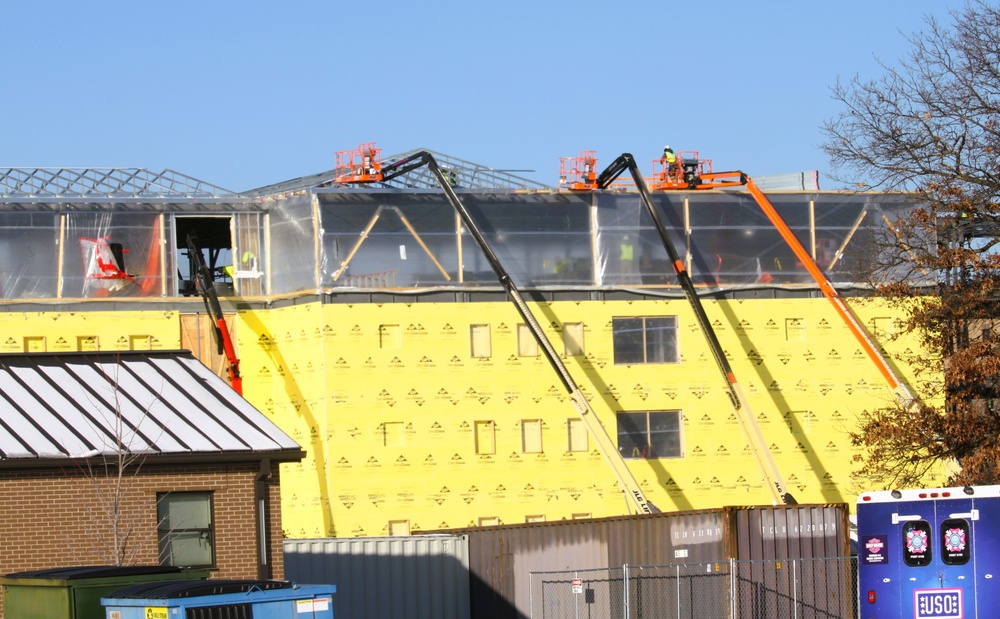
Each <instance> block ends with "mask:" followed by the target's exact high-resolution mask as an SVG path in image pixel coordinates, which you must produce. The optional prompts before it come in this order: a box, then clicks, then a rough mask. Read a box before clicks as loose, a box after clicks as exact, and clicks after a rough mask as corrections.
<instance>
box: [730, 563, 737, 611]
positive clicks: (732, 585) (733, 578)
mask: <svg viewBox="0 0 1000 619" xmlns="http://www.w3.org/2000/svg"><path fill="white" fill-rule="evenodd" d="M738 585H739V582H738V581H737V579H736V559H734V558H732V557H729V616H730V617H732V619H736V599H737V598H738V597H739V588H738Z"/></svg>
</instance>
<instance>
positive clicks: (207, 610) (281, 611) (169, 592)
mask: <svg viewBox="0 0 1000 619" xmlns="http://www.w3.org/2000/svg"><path fill="white" fill-rule="evenodd" d="M336 592H337V587H336V586H334V585H296V584H294V583H291V582H288V581H285V580H200V581H191V580H187V581H164V582H158V583H144V584H141V585H133V586H131V587H125V588H122V589H119V590H117V591H115V592H113V593H110V594H108V596H107V597H104V598H101V604H102V605H103V606H104V608H105V611H106V612H107V617H108V619H230V618H233V619H333V594H334V593H336Z"/></svg>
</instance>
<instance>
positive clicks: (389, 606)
mask: <svg viewBox="0 0 1000 619" xmlns="http://www.w3.org/2000/svg"><path fill="white" fill-rule="evenodd" d="M284 549H285V578H288V579H289V580H293V581H296V582H312V583H330V584H336V585H337V595H336V596H334V601H333V604H334V616H335V617H365V618H366V619H469V616H470V615H469V540H468V537H466V536H464V535H450V534H449V535H414V536H403V537H360V538H323V539H286V540H285V542H284Z"/></svg>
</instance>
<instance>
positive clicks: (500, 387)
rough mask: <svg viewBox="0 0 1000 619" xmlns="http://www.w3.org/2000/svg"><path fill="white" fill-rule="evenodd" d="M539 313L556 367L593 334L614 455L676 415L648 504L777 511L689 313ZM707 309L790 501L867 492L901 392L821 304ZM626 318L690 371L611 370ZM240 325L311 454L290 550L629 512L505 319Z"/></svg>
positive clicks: (429, 311) (246, 383)
mask: <svg viewBox="0 0 1000 619" xmlns="http://www.w3.org/2000/svg"><path fill="white" fill-rule="evenodd" d="M851 306H852V307H853V308H854V310H855V311H856V313H857V315H858V317H859V319H860V320H861V322H862V324H865V325H867V326H869V328H871V329H877V330H879V332H880V333H885V332H886V331H887V330H888V329H889V328H890V327H891V325H892V324H893V320H892V316H893V314H892V312H891V311H889V310H888V309H887V308H886V307H884V306H882V305H880V304H878V303H875V302H870V301H865V302H860V301H857V302H856V301H855V300H853V299H852V300H851ZM532 307H533V309H534V311H535V314H536V316H537V317H538V319H539V322H540V323H541V324H542V325H543V326H544V327H545V331H546V333H547V335H548V336H549V338H550V340H551V341H552V343H553V346H554V347H555V349H556V350H557V351H559V352H563V351H564V347H563V333H562V325H563V324H565V323H580V324H581V325H582V327H580V328H582V333H583V350H582V351H579V352H581V353H582V354H579V355H572V356H566V357H564V362H565V363H566V365H567V368H568V369H569V371H570V373H571V374H572V376H573V377H574V379H575V380H576V382H577V383H578V384H579V385H580V387H581V389H582V391H583V392H584V394H585V395H586V396H587V398H588V399H589V401H590V403H591V406H592V407H593V408H594V411H595V413H596V414H597V416H598V418H599V419H600V420H601V422H602V423H603V424H604V426H605V428H606V429H607V431H608V433H609V434H610V435H611V437H612V439H615V438H616V435H617V427H616V419H615V413H616V412H619V411H647V410H652V411H658V410H671V411H674V410H676V411H680V412H681V413H682V416H683V424H682V437H683V440H682V451H683V454H682V457H679V458H663V459H655V460H643V459H630V460H628V461H627V463H628V467H629V469H630V470H631V471H632V472H633V474H634V476H635V477H636V479H637V480H638V482H639V483H640V485H641V486H642V487H643V488H644V490H645V491H646V493H647V495H648V498H649V499H650V501H652V502H653V503H654V504H655V505H656V506H658V507H659V508H661V509H664V510H670V509H690V508H708V507H718V506H722V505H727V504H743V505H746V504H762V503H768V502H769V501H770V499H769V494H768V492H767V489H766V487H765V484H764V481H763V478H762V476H761V474H760V473H759V471H758V468H757V466H756V464H755V462H754V460H753V458H752V457H751V454H750V451H749V448H748V446H747V442H746V440H745V438H744V436H743V432H742V430H741V427H740V424H739V422H738V419H737V417H736V414H735V412H734V411H733V409H732V407H731V405H730V401H729V398H728V396H727V391H726V383H725V381H724V380H723V378H722V377H721V375H720V374H719V371H718V368H717V367H716V365H715V363H714V361H713V359H712V355H711V353H710V351H709V349H708V346H707V345H706V343H705V340H704V337H703V336H702V334H701V333H700V331H699V329H698V326H697V322H696V320H695V317H694V315H693V313H692V312H691V310H690V307H689V305H688V304H687V302H686V301H685V300H683V299H670V300H635V301H581V302H569V301H567V302H555V303H546V304H534V305H532ZM705 309H706V312H707V314H708V316H709V319H710V321H711V322H712V323H713V324H715V325H716V331H717V335H718V337H719V340H720V343H721V344H722V347H723V349H724V350H725V354H726V356H727V358H728V359H729V362H730V363H731V365H732V367H733V371H734V372H735V374H736V376H737V379H738V380H739V382H740V384H741V385H742V387H743V389H744V391H745V392H746V394H747V397H748V399H749V402H750V408H751V414H752V415H753V417H754V418H755V419H756V420H757V423H758V424H759V425H760V428H761V431H762V432H763V435H764V437H765V441H766V443H767V444H768V445H769V446H770V447H771V450H772V454H773V455H774V458H775V460H776V462H777V464H778V466H779V468H780V470H781V471H782V473H783V475H784V477H785V478H786V481H787V483H788V486H789V488H790V490H791V491H792V493H793V494H794V495H795V497H796V499H797V500H798V501H799V502H828V501H848V502H850V501H852V500H853V498H854V496H855V495H856V493H857V492H859V491H860V490H862V489H863V488H864V487H865V480H864V477H863V475H862V474H861V472H860V471H858V470H857V465H856V463H854V462H853V461H852V458H853V456H854V455H855V453H857V452H856V448H854V447H853V446H852V445H851V444H850V440H849V437H848V432H849V431H850V430H852V429H853V428H855V427H857V419H858V417H859V415H861V414H863V413H864V412H865V411H870V410H873V409H875V408H878V407H880V406H884V405H885V404H886V402H888V401H889V400H891V398H892V394H891V393H890V392H889V390H888V389H887V387H886V385H885V383H884V380H883V378H882V377H881V375H880V374H879V373H878V371H877V370H876V369H875V366H874V365H873V364H872V363H871V362H870V361H869V360H868V359H867V358H866V357H865V356H864V354H863V353H862V351H861V347H860V346H859V345H858V344H857V342H856V341H855V340H854V339H853V338H852V337H851V335H850V333H849V331H848V330H847V328H846V327H845V326H844V325H843V324H842V323H841V322H840V321H839V319H838V318H837V316H836V314H835V312H834V310H833V309H832V307H831V306H830V305H829V303H828V302H827V301H825V300H823V299H784V300H739V301H736V300H730V301H708V302H706V304H705ZM630 316H677V319H678V344H679V351H680V355H681V361H680V362H679V363H662V364H636V365H622V364H615V362H614V348H613V332H612V319H613V318H616V317H630ZM235 322H236V333H237V346H238V354H239V356H240V359H241V370H242V374H243V387H244V395H245V396H246V397H247V398H248V399H249V400H250V401H251V402H252V403H253V404H254V405H256V406H257V408H259V409H260V410H261V411H263V412H264V413H265V414H266V415H268V416H269V417H270V418H272V419H273V420H274V421H275V422H276V423H277V424H278V425H279V426H280V427H282V428H283V429H284V430H285V431H286V432H287V433H288V434H289V435H290V436H292V438H294V439H295V440H296V441H297V442H298V443H299V444H300V445H302V447H303V448H304V449H305V450H306V451H307V453H308V456H307V458H306V459H305V460H304V461H303V462H301V463H295V464H289V465H284V466H283V467H282V471H281V482H282V505H283V514H282V517H283V525H284V529H285V531H286V534H287V535H289V536H292V537H311V536H324V535H337V536H354V535H385V534H387V533H388V531H389V526H390V525H389V523H390V521H394V522H397V521H400V522H401V521H407V522H408V523H409V528H410V530H411V531H421V530H429V529H440V528H454V527H465V526H469V525H474V524H478V523H479V522H481V521H488V520H490V519H496V520H498V521H499V522H504V523H516V522H524V521H525V519H526V518H527V517H529V516H531V517H544V518H545V519H547V520H558V519H562V518H571V517H573V516H574V515H575V514H592V515H593V516H595V517H600V516H608V515H616V514H622V513H625V511H626V503H625V501H624V499H623V497H622V495H621V492H620V490H619V489H618V485H617V482H616V481H615V477H614V475H613V474H612V472H611V469H610V467H609V466H608V464H607V463H606V462H605V460H604V458H603V457H602V456H601V455H600V453H599V452H598V451H597V449H596V442H595V441H594V440H592V439H591V440H589V441H588V449H587V451H570V440H569V429H568V426H567V422H568V420H569V419H575V418H576V412H575V409H574V407H573V405H572V404H571V402H570V400H569V397H568V394H567V393H566V391H565V389H564V388H563V386H562V384H561V382H560V381H559V379H558V377H557V375H556V373H555V372H554V371H553V370H552V369H551V368H550V367H549V365H548V363H547V362H546V360H545V358H544V357H543V356H541V355H538V356H520V355H519V354H518V352H519V347H518V335H517V334H518V324H519V323H521V322H522V321H521V319H520V316H518V314H517V312H516V311H515V309H514V307H513V306H512V305H510V304H508V303H502V302H467V303H410V304H407V303H387V304H378V303H364V304H341V303H331V304H321V303H319V302H301V303H298V304H293V305H288V306H284V307H276V308H272V309H266V310H240V312H239V314H238V316H237V317H236V319H235ZM473 324H477V325H488V326H489V340H490V349H491V355H490V356H489V357H483V358H477V357H473V356H472V344H471V331H470V325H473ZM179 334H180V319H179V315H178V314H177V313H176V312H159V311H156V312H154V311H149V312H139V311H137V312H120V311H118V312H113V313H112V312H97V311H94V312H81V313H60V312H52V313H32V314H22V313H6V314H0V346H2V347H3V349H4V350H7V351H12V352H13V351H18V352H20V351H23V350H25V349H26V348H30V349H32V350H37V349H39V348H45V349H47V350H50V351H61V350H73V349H75V348H76V347H77V345H78V341H79V338H94V340H93V341H94V342H95V345H97V346H99V347H100V348H101V349H109V350H114V349H117V348H122V347H134V346H136V345H141V346H146V345H148V346H151V347H152V348H154V349H170V348H177V347H178V346H179V337H180V335H179ZM136 343H138V344H136ZM522 344H523V343H522ZM883 345H884V347H885V348H886V351H887V353H888V355H889V356H890V357H892V356H894V355H896V356H898V355H900V354H902V352H903V351H905V350H906V349H907V347H911V348H913V349H916V345H915V343H914V342H913V341H910V340H907V339H906V338H902V339H900V340H897V341H886V342H884V344H883ZM523 349H524V347H523V345H522V347H521V350H522V352H523ZM897 367H898V369H899V371H900V372H901V373H902V374H903V376H904V377H905V378H912V376H910V374H909V370H908V368H907V367H905V365H902V364H897ZM522 420H538V421H539V423H540V429H541V451H540V452H538V453H533V452H534V451H536V449H535V447H533V448H532V449H530V450H529V451H530V452H531V453H524V450H523V444H522V438H521V422H522ZM477 422H480V428H482V422H491V423H492V425H493V433H492V436H493V443H494V449H493V451H492V453H477V451H476V444H477V440H476V437H477ZM481 436H482V434H481V431H480V437H481Z"/></svg>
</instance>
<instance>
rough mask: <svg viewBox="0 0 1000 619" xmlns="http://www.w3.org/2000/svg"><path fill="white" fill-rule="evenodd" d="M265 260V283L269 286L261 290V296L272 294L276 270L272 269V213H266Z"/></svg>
mask: <svg viewBox="0 0 1000 619" xmlns="http://www.w3.org/2000/svg"><path fill="white" fill-rule="evenodd" d="M264 260H265V261H266V262H267V266H266V267H265V268H264V283H265V285H266V286H267V288H266V289H265V290H261V291H260V293H261V294H271V291H272V290H273V288H271V274H272V273H274V269H272V268H271V213H264Z"/></svg>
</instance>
